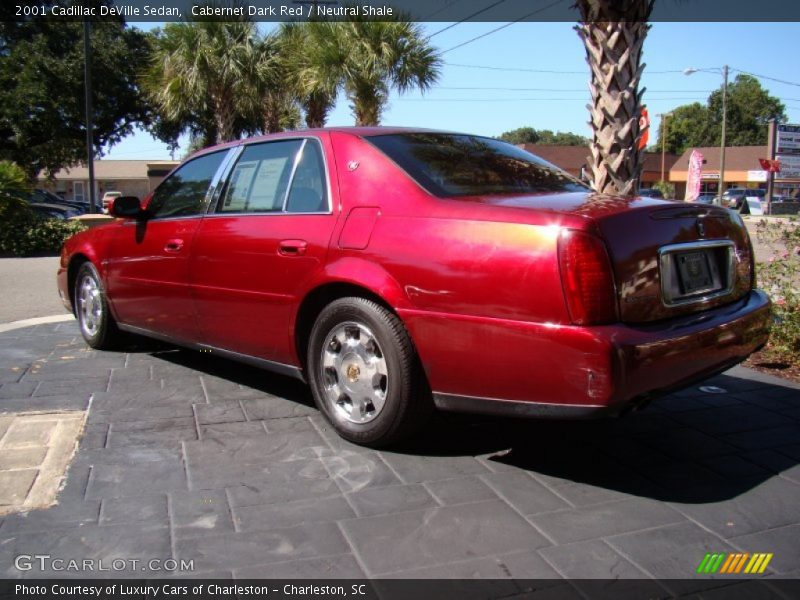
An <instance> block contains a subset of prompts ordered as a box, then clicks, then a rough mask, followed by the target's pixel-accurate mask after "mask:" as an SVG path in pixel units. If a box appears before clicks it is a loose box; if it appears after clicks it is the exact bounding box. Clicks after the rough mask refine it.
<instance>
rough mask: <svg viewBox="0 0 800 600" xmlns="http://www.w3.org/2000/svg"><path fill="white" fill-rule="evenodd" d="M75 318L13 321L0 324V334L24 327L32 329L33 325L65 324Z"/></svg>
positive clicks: (51, 317)
mask: <svg viewBox="0 0 800 600" xmlns="http://www.w3.org/2000/svg"><path fill="white" fill-rule="evenodd" d="M74 319H75V317H74V315H72V314H65V315H50V316H49V317H35V318H33V319H22V320H21V321H12V322H11V323H0V333H5V332H6V331H14V330H15V329H22V328H23V327H32V326H33V325H46V324H48V323H63V322H65V321H72V320H74Z"/></svg>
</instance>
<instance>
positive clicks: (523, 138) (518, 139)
mask: <svg viewBox="0 0 800 600" xmlns="http://www.w3.org/2000/svg"><path fill="white" fill-rule="evenodd" d="M541 137H542V136H541V135H539V132H538V131H536V130H535V129H534V128H533V127H518V128H517V129H512V130H511V131H504V132H503V133H501V134H500V136H499V139H501V140H503V141H504V142H508V143H509V144H538V143H539V140H540V139H541Z"/></svg>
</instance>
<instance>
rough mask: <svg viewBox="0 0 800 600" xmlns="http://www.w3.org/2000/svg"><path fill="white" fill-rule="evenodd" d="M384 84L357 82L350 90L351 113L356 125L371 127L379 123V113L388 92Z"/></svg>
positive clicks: (381, 110)
mask: <svg viewBox="0 0 800 600" xmlns="http://www.w3.org/2000/svg"><path fill="white" fill-rule="evenodd" d="M384 89H385V86H382V85H381V84H380V83H375V82H359V83H358V84H357V85H355V86H354V89H352V90H351V92H350V94H349V95H350V98H351V100H352V101H353V115H354V116H355V118H356V127H372V126H375V125H380V123H381V113H382V112H383V107H384V105H385V104H386V99H387V96H388V94H387V93H386V92H385V91H384Z"/></svg>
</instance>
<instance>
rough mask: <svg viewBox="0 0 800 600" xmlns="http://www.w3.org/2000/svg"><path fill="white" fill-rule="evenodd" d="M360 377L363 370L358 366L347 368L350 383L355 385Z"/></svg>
mask: <svg viewBox="0 0 800 600" xmlns="http://www.w3.org/2000/svg"><path fill="white" fill-rule="evenodd" d="M359 375H361V369H359V368H358V365H348V366H347V379H348V380H349V381H350V383H355V382H356V381H358V376H359Z"/></svg>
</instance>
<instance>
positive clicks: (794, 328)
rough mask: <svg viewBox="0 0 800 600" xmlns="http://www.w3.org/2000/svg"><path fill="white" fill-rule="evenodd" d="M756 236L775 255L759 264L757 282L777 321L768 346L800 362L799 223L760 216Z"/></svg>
mask: <svg viewBox="0 0 800 600" xmlns="http://www.w3.org/2000/svg"><path fill="white" fill-rule="evenodd" d="M756 236H757V238H758V240H759V242H761V243H762V244H765V245H767V247H769V249H770V251H771V253H772V255H771V256H770V258H769V260H768V261H767V262H765V263H760V264H759V265H758V283H759V286H760V287H761V288H762V289H764V290H765V291H766V292H767V293H768V294H769V295H770V297H771V298H772V311H773V315H774V322H773V325H772V331H771V335H770V340H769V344H768V350H769V351H770V352H771V353H773V354H775V355H776V357H777V358H780V359H782V360H785V361H787V362H789V363H791V364H795V365H800V223H798V221H797V220H796V219H793V220H791V221H789V220H786V219H761V221H759V223H758V227H757V230H756Z"/></svg>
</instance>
